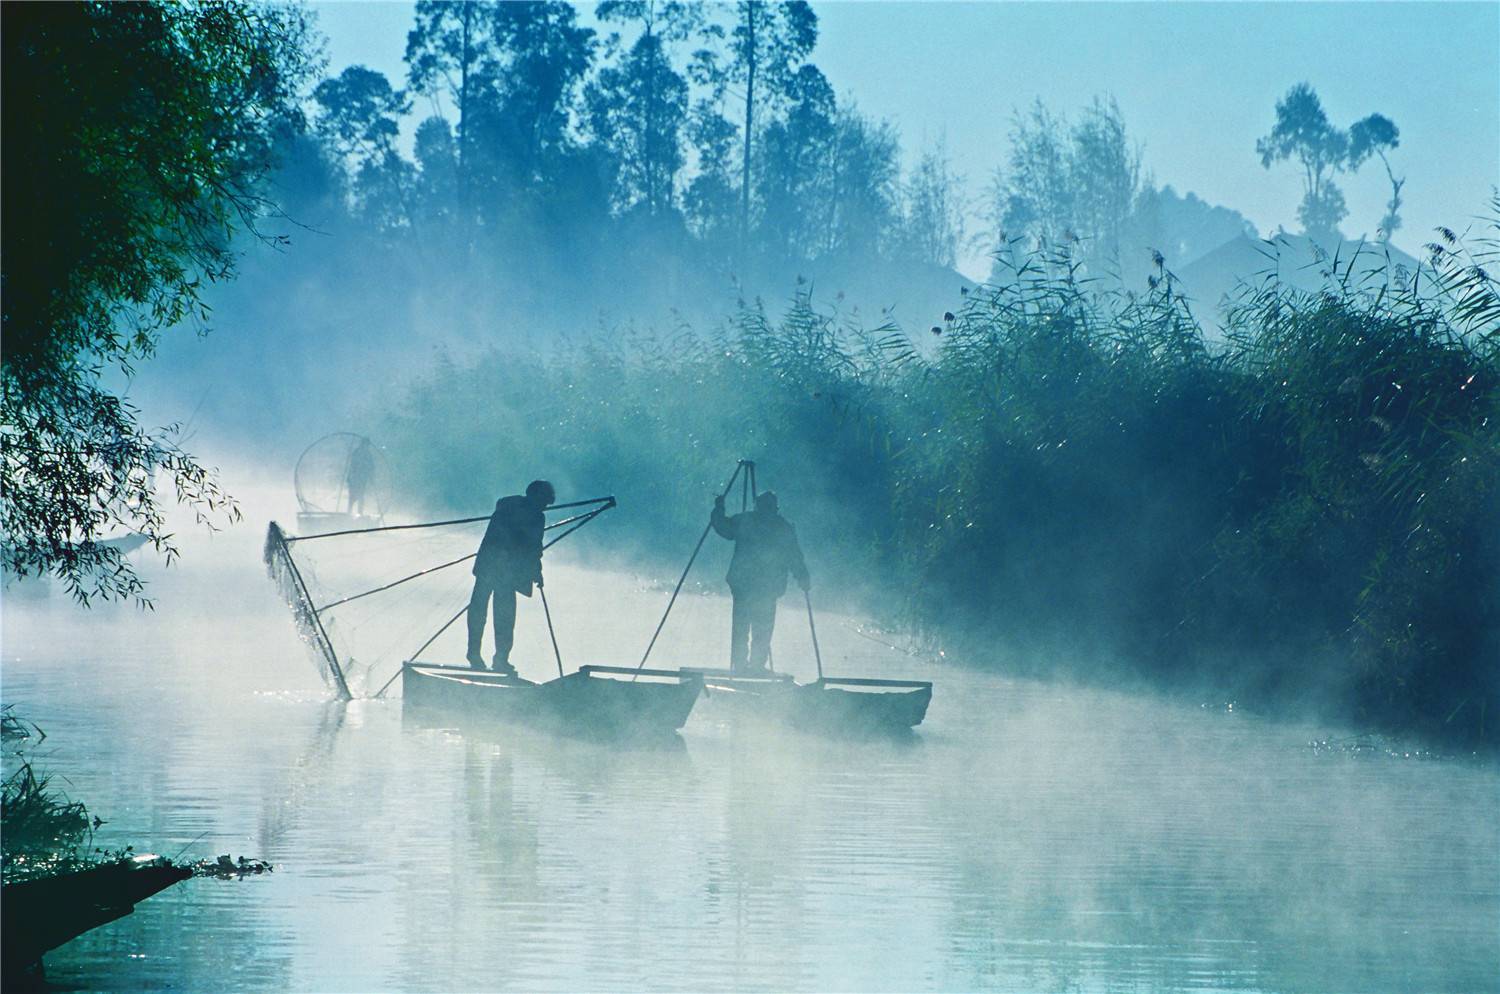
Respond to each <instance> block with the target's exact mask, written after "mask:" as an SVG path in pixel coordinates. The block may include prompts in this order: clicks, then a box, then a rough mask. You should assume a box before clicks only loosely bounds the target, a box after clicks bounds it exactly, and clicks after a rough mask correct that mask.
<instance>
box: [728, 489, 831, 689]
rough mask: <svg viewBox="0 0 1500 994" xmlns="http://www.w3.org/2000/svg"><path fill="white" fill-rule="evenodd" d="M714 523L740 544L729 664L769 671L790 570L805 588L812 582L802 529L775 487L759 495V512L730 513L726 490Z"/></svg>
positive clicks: (732, 578)
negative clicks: (785, 512)
mask: <svg viewBox="0 0 1500 994" xmlns="http://www.w3.org/2000/svg"><path fill="white" fill-rule="evenodd" d="M709 523H710V524H711V525H712V527H713V530H714V531H716V532H718V533H719V535H720V536H722V537H724V538H727V539H729V540H730V541H732V542H733V543H734V558H733V559H732V560H731V561H730V563H729V575H728V577H727V579H728V581H729V592H730V594H731V595H732V597H733V600H734V609H733V610H734V614H733V621H732V622H731V625H730V635H729V668H730V669H731V670H733V671H734V672H736V673H750V674H755V673H761V672H765V671H766V670H767V666H766V660H767V659H768V658H769V656H770V652H771V632H772V630H773V629H774V628H775V627H776V601H777V600H778V599H779V598H780V597H781V595H782V594H784V593H786V577H787V573H788V572H790V573H791V574H792V575H793V576H795V577H796V578H797V583H798V585H799V586H801V588H802V589H803V590H804V591H806V590H808V589H810V588H811V586H812V580H811V578H810V577H809V576H808V573H807V563H806V562H805V561H804V560H803V558H802V548H801V546H799V545H798V544H797V532H796V529H794V528H793V527H792V523H791V522H790V521H787V520H786V519H785V518H783V517H782V516H781V513H780V510H779V508H778V503H777V500H776V495H775V494H774V493H772V492H771V491H769V490H766V491H762V492H761V493H758V494H756V495H755V508H754V510H751V511H746V512H744V513H742V514H736V515H734V516H732V517H731V516H729V515H726V514H725V513H724V496H723V495H722V494H720V495H719V496H718V497H716V498H715V499H714V510H713V515H712V517H710V518H709Z"/></svg>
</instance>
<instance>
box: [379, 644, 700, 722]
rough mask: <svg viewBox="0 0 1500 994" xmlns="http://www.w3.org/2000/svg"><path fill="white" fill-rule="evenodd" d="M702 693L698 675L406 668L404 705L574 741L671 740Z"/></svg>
mask: <svg viewBox="0 0 1500 994" xmlns="http://www.w3.org/2000/svg"><path fill="white" fill-rule="evenodd" d="M702 690H703V678H702V676H700V675H699V674H697V673H692V672H686V671H684V672H679V671H677V670H640V671H636V670H634V669H631V668H628V667H623V666H583V667H580V668H579V669H578V670H576V671H574V672H572V673H569V674H568V675H566V676H561V677H558V678H557V679H555V680H548V681H547V682H545V683H532V682H531V681H529V680H523V679H521V678H520V677H514V676H507V675H504V674H500V673H490V672H486V671H484V670H476V669H474V668H472V667H469V666H441V665H437V664H433V663H423V662H408V663H406V664H405V665H404V666H402V669H401V696H402V699H403V706H404V707H406V708H407V709H409V710H412V711H418V712H425V713H427V714H429V715H430V714H434V713H438V714H444V715H453V716H455V717H462V718H467V719H471V720H481V721H485V722H495V723H516V724H524V725H528V726H533V727H539V728H544V729H547V730H549V731H553V732H560V733H563V734H569V735H579V736H586V737H587V736H615V735H655V734H671V733H673V732H676V731H677V730H678V729H679V728H681V727H682V726H683V724H685V723H686V722H687V719H688V715H689V713H691V712H692V710H693V704H694V702H696V701H697V700H698V695H699V693H700V692H701V691H702Z"/></svg>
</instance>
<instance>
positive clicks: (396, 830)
mask: <svg viewBox="0 0 1500 994" xmlns="http://www.w3.org/2000/svg"><path fill="white" fill-rule="evenodd" d="M238 489H239V491H240V492H241V493H243V494H248V503H247V505H246V510H247V518H248V520H247V522H246V523H245V524H243V525H240V526H237V527H234V528H231V529H230V530H228V531H227V532H225V533H223V534H221V535H218V536H215V537H213V538H212V539H205V538H203V537H201V536H199V535H196V534H192V535H188V536H186V548H187V551H188V555H187V557H186V559H185V561H184V563H183V564H182V565H181V566H180V567H173V568H172V569H170V570H166V571H162V570H160V569H157V568H154V567H147V569H148V573H149V575H150V576H151V579H152V581H153V592H154V593H155V595H156V596H157V601H158V607H157V610H156V611H155V612H154V613H145V612H141V611H139V610H137V609H135V608H131V607H128V606H123V605H102V606H100V607H98V608H97V609H95V610H93V611H91V612H89V613H87V614H80V613H79V612H77V611H76V610H75V609H73V608H72V607H71V606H70V605H69V604H68V603H67V602H66V600H65V599H63V598H62V597H60V596H57V595H54V596H51V597H47V596H44V595H42V594H39V593H38V592H36V591H34V590H30V591H27V592H26V594H25V595H24V596H20V595H15V594H14V593H13V594H12V595H11V596H8V597H7V602H6V611H5V624H6V630H5V658H4V660H3V665H4V674H5V697H6V700H7V702H14V703H16V704H17V706H18V707H22V708H24V709H25V711H26V713H27V714H28V716H30V717H32V718H34V719H35V720H36V721H37V722H38V723H39V724H41V725H42V726H43V727H44V728H45V729H46V730H47V732H48V735H49V739H48V741H47V743H46V748H45V750H44V754H45V757H46V763H47V766H48V768H49V769H50V770H51V771H53V772H54V773H56V774H57V775H58V776H59V777H65V778H66V783H67V790H68V792H69V793H70V794H72V795H74V796H77V797H79V798H82V799H85V800H86V801H87V803H88V805H89V808H90V811H91V812H94V813H97V814H98V815H100V816H101V817H102V818H104V819H105V824H104V825H102V826H101V827H100V828H99V830H98V832H97V833H96V835H95V844H97V845H101V846H105V847H113V846H123V845H126V844H136V845H138V846H139V845H142V844H146V843H148V842H149V844H150V845H151V846H153V847H156V848H157V849H159V850H161V851H163V852H167V853H172V852H175V851H177V850H178V849H179V848H181V847H186V852H187V853H188V854H189V855H202V856H210V855H214V854H217V853H220V852H231V853H235V854H250V855H255V856H258V857H263V858H265V859H269V860H270V861H272V862H273V863H274V864H275V865H276V870H275V872H274V873H273V874H272V875H270V876H268V877H262V878H255V879H250V880H246V881H244V882H240V883H225V882H218V881H213V880H197V881H191V882H189V883H187V884H184V885H181V886H179V887H177V888H174V889H173V890H171V891H169V892H167V893H164V894H162V895H161V896H159V897H157V898H155V899H153V900H151V901H149V902H147V903H146V904H144V905H142V906H141V907H140V908H139V909H138V910H137V912H136V913H135V914H134V915H132V916H130V917H129V918H127V919H125V920H123V921H121V922H119V923H117V924H116V925H113V926H111V927H109V928H105V929H101V930H98V931H96V932H93V933H90V934H89V935H86V936H84V937H83V938H81V939H79V940H77V941H75V942H73V943H71V944H70V945H68V946H67V947H65V948H64V949H62V950H60V951H59V952H57V953H56V954H54V955H53V956H51V957H49V959H48V975H49V978H50V979H51V980H53V982H55V983H59V984H61V985H63V986H64V987H70V988H71V987H78V988H82V989H93V988H96V987H101V986H103V987H108V988H109V989H115V990H145V989H159V988H162V987H166V986H172V987H176V988H180V989H189V990H206V989H215V990H226V991H229V990H265V989H287V990H350V991H353V990H389V989H406V990H580V989H639V988H653V989H674V990H677V989H680V990H689V989H691V990H779V989H805V990H968V989H1013V990H1278V991H1303V990H1307V991H1311V990H1365V991H1398V990H1464V991H1475V990H1484V989H1492V988H1493V987H1494V985H1495V982H1496V973H1495V970H1494V966H1495V963H1496V962H1497V957H1500V938H1497V933H1496V930H1495V927H1494V925H1495V922H1496V920H1497V915H1500V884H1497V881H1500V847H1497V844H1496V843H1497V828H1496V826H1497V825H1500V774H1497V771H1496V770H1495V769H1494V768H1493V766H1490V765H1474V764H1472V763H1469V762H1465V761H1459V760H1450V759H1442V758H1438V757H1436V756H1433V755H1431V754H1424V753H1420V752H1403V751H1401V750H1400V749H1399V748H1397V749H1395V750H1392V749H1391V748H1390V747H1389V746H1387V745H1385V744H1382V743H1379V742H1376V741H1374V740H1371V739H1368V738H1361V737H1354V738H1350V737H1349V736H1350V733H1349V732H1348V731H1345V730H1340V729H1335V728H1327V727H1316V726H1309V725H1298V724H1286V723H1274V722H1270V721H1266V720H1264V719H1260V718H1257V717H1254V716H1249V715H1245V714H1243V713H1241V712H1239V711H1237V710H1234V709H1232V708H1228V707H1226V706H1225V704H1224V702H1204V705H1203V706H1199V707H1195V706H1192V705H1191V704H1184V703H1182V702H1174V703H1167V702H1162V701H1158V700H1154V699H1151V698H1148V697H1144V696H1131V695H1122V694H1116V693H1110V692H1104V691H1098V690H1089V689H1081V688H1076V687H1070V686H1066V685H1059V684H1047V683H1036V682H1030V681H1024V680H1014V679H1007V678H1004V677H1000V676H995V675H992V674H989V673H986V672H985V671H984V670H983V669H982V668H976V667H973V666H972V665H968V664H970V663H972V662H973V661H972V660H963V661H956V662H955V663H953V664H950V663H944V662H940V661H935V660H932V659H930V658H922V657H921V656H920V655H915V656H914V655H909V654H908V653H906V652H902V651H897V650H895V649H893V648H891V647H890V646H887V645H882V644H880V643H879V642H877V641H873V640H872V638H882V639H887V640H890V639H889V637H887V636H884V635H882V634H880V633H876V632H873V631H872V630H871V629H870V628H869V626H868V625H866V624H864V623H861V622H859V621H858V620H857V619H853V618H846V617H839V616H834V615H829V616H826V617H825V618H824V620H823V623H822V626H821V628H820V632H819V635H820V638H821V639H822V644H823V647H824V653H825V662H826V665H827V667H828V669H829V670H830V672H851V673H852V672H856V671H857V672H858V673H859V674H860V675H880V676H891V677H916V678H921V679H931V680H934V681H935V682H936V686H937V693H936V696H935V697H934V701H933V704H932V708H931V711H930V713H929V715H928V719H927V721H926V723H925V724H924V725H922V726H921V728H920V729H918V730H917V732H916V734H915V735H914V736H912V737H911V738H910V739H906V740H899V741H873V742H872V741H856V742H848V741H838V740H832V739H827V738H821V737H813V736H804V735H798V734H793V733H790V732H785V731H781V732H775V731H771V732H768V731H766V730H761V731H759V732H754V733H752V732H751V731H750V730H749V729H745V728H740V729H738V730H736V729H735V728H733V727H730V726H728V725H726V724H724V723H722V722H720V721H717V720H715V718H714V711H713V708H712V704H713V701H712V700H711V699H710V700H707V701H702V702H700V708H701V710H700V711H698V712H696V713H695V714H694V716H693V717H692V718H691V719H690V721H689V723H688V725H687V727H686V728H685V730H684V731H683V733H682V735H681V737H680V741H678V742H676V743H675V744H669V745H668V746H666V747H652V748H645V747H639V746H610V745H603V744H589V743H576V742H567V741H563V740H558V739H552V738H546V737H538V736H533V735H530V734H525V733H518V732H516V731H515V730H513V729H504V728H497V729H492V730H491V731H490V732H488V733H485V732H482V731H478V730H475V729H472V728H469V729H465V730H454V729H449V728H443V727H432V726H430V725H427V724H424V723H421V722H417V721H414V720H412V719H411V717H410V716H406V717H403V715H402V711H401V705H400V701H399V700H383V701H373V700H357V701H354V702H352V703H348V704H341V703H338V702H335V701H332V700H330V699H329V694H328V692H327V690H326V689H325V688H324V687H323V686H322V685H321V683H320V681H319V679H318V677H317V675H316V671H315V669H314V667H313V665H312V663H311V662H310V660H309V658H308V656H307V655H306V652H305V650H304V648H303V646H301V645H300V644H299V643H298V640H297V638H296V636H295V633H294V630H293V627H292V625H291V622H290V619H289V618H288V616H287V612H286V611H285V609H284V608H283V607H282V605H280V604H279V603H278V602H277V600H276V596H275V594H274V592H273V591H272V589H271V585H270V584H269V583H268V582H266V581H264V579H263V576H262V574H261V567H260V564H259V548H260V539H261V532H262V528H263V526H264V522H265V520H266V519H267V518H268V517H270V516H273V515H275V516H280V517H286V513H287V511H288V510H289V507H288V506H287V504H288V502H287V501H286V500H285V498H284V496H283V497H276V496H274V495H276V492H277V490H278V489H279V488H278V486H277V485H276V484H275V483H273V482H263V484H262V486H260V487H256V486H245V485H243V484H242V485H240V486H239V487H238ZM613 513H618V514H625V513H628V509H627V508H622V509H620V510H619V511H617V512H613ZM607 527H609V522H608V519H607V518H606V519H603V520H602V521H601V522H599V523H597V524H596V525H593V526H591V528H600V529H602V528H607ZM587 535H588V531H587V530H585V531H584V532H581V533H580V536H578V537H580V538H581V537H583V536H587ZM569 541H570V542H572V541H573V539H570V540H569ZM562 548H565V547H560V548H559V554H558V555H557V556H556V561H555V562H553V563H552V564H551V565H550V566H549V571H548V578H549V582H548V586H547V590H548V592H549V595H550V598H551V604H552V610H553V614H554V617H555V619H556V620H557V622H558V626H559V638H560V641H561V644H562V649H563V653H564V658H565V659H566V660H567V661H568V665H569V668H572V667H573V666H575V665H578V664H579V663H582V662H586V661H587V662H622V663H627V664H629V663H632V662H633V661H634V659H635V655H636V653H638V652H639V651H640V648H641V647H642V646H643V645H644V642H645V639H646V638H647V637H648V636H649V631H650V627H651V626H652V625H653V624H654V620H655V618H656V617H657V616H658V611H659V610H660V608H661V606H662V605H663V603H664V600H665V597H666V591H665V590H664V589H663V586H662V583H661V581H662V580H663V579H664V578H662V577H653V576H641V575H636V574H633V573H631V572H628V571H616V570H605V569H597V568H593V569H583V568H579V567H577V566H571V565H569V560H570V558H575V557H569V556H568V555H566V554H563V553H562V552H561V549H562ZM717 551H719V552H722V550H717ZM714 552H715V550H713V549H712V548H710V557H709V561H708V562H706V563H705V565H704V566H703V567H701V571H702V572H701V577H700V578H701V579H702V580H703V581H704V583H703V585H702V586H703V588H704V589H703V591H702V592H700V591H697V590H693V589H690V591H689V593H688V594H687V595H686V599H685V601H684V603H683V605H682V607H681V609H680V613H674V616H673V619H672V621H671V623H670V625H669V627H668V630H667V634H666V635H665V636H664V641H663V644H662V648H661V649H660V650H659V654H660V659H659V662H660V663H661V664H663V665H669V666H676V665H687V664H693V663H704V662H710V663H712V662H716V661H717V657H718V655H719V654H720V653H721V652H722V644H723V642H724V633H725V627H726V624H727V617H728V604H727V601H726V600H725V599H724V598H721V597H719V596H717V594H713V593H710V592H708V591H711V590H712V589H713V588H715V587H716V586H717V583H716V580H717V577H718V576H719V575H720V573H721V570H722V566H723V558H722V555H713V553H714ZM366 565H367V566H368V567H369V569H370V571H371V574H372V575H373V576H378V577H383V576H386V575H387V574H388V571H387V570H385V568H384V567H385V565H386V564H385V563H383V562H380V561H371V562H369V563H367V564H366ZM813 568H814V569H815V570H816V569H817V562H816V558H815V557H814V561H813ZM788 603H789V602H788ZM539 613H540V612H539V608H538V605H536V604H534V603H530V602H523V606H522V611H521V618H520V622H519V624H518V647H517V650H516V654H515V657H514V658H516V659H517V661H518V663H519V665H520V668H521V671H522V673H523V674H524V675H527V676H531V677H533V678H545V677H546V676H547V675H548V672H549V671H550V669H551V667H552V666H553V663H552V661H551V659H550V652H549V650H548V648H547V643H546V636H545V630H544V628H543V626H542V623H541V619H540V617H539ZM776 647H777V651H778V655H777V659H778V662H780V663H781V664H782V665H783V666H784V667H786V668H789V669H790V670H791V671H793V672H795V673H796V674H797V675H798V676H799V677H803V678H806V677H808V676H810V672H809V666H808V657H807V654H806V633H805V631H802V630H800V629H799V625H798V624H797V619H796V613H795V612H792V611H789V610H787V609H786V607H785V606H784V608H783V620H782V627H781V629H780V630H779V631H778V635H777V642H776ZM459 649H461V645H460V644H459V643H457V642H455V643H453V644H452V645H451V646H450V647H449V649H447V650H445V649H443V648H442V647H441V644H440V646H439V647H437V648H435V649H434V650H432V652H430V653H429V654H428V655H429V658H435V659H436V658H445V657H444V656H443V653H444V652H445V651H448V652H450V653H456V652H457V651H458V650H459ZM455 661H456V659H455Z"/></svg>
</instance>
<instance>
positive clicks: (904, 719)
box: [683, 668, 932, 732]
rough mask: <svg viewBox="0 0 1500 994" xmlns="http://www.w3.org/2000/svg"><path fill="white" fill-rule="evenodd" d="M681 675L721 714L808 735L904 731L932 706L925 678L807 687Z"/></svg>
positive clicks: (706, 672) (703, 672)
mask: <svg viewBox="0 0 1500 994" xmlns="http://www.w3.org/2000/svg"><path fill="white" fill-rule="evenodd" d="M683 672H684V673H693V674H697V675H698V676H700V677H701V678H702V680H703V688H704V692H705V697H706V698H708V700H709V701H710V702H711V706H712V709H713V711H715V712H717V713H719V714H721V715H724V716H726V717H731V718H735V719H740V720H745V719H749V720H762V721H773V722H778V723H781V724H786V725H790V726H792V727H793V728H798V729H804V730H807V731H825V732H843V731H849V732H860V731H864V732H900V731H905V730H907V729H911V728H915V727H916V726H917V725H920V724H921V723H922V720H923V719H924V718H926V717H927V705H928V704H930V703H932V683H931V681H928V680H877V679H872V678H867V677H820V678H818V679H817V680H815V681H813V682H812V683H797V682H796V681H795V680H793V679H792V677H790V676H788V675H786V674H780V673H777V674H768V675H766V676H745V675H743V674H738V673H734V672H732V671H730V670H725V669H698V668H692V669H684V670H683Z"/></svg>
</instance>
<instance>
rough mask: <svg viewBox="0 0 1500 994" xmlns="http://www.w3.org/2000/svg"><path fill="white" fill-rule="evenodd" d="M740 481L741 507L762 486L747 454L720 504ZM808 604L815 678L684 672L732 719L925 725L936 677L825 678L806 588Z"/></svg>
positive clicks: (845, 727) (875, 728) (849, 726)
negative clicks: (801, 680) (694, 677)
mask: <svg viewBox="0 0 1500 994" xmlns="http://www.w3.org/2000/svg"><path fill="white" fill-rule="evenodd" d="M742 474H743V475H742ZM737 480H738V481H740V482H741V486H742V491H741V493H742V497H741V500H742V507H748V506H749V504H750V502H751V501H752V500H753V499H754V498H755V497H756V495H757V494H758V492H759V490H758V487H757V485H756V479H755V463H753V462H751V461H749V460H745V459H742V460H740V462H739V465H738V466H736V467H735V471H734V473H733V475H731V476H730V477H729V482H728V483H727V484H725V486H724V490H723V491H722V492H721V493H720V494H719V501H720V504H722V501H723V499H724V497H726V496H728V494H729V493H730V492H731V491H733V489H734V485H735V482H736V481H737ZM716 513H717V512H716ZM711 527H712V525H710V526H709V527H706V528H704V529H703V534H702V535H700V536H699V538H698V544H697V546H695V547H694V548H693V553H692V555H691V556H689V557H688V561H687V566H685V567H684V568H683V570H682V575H681V576H680V577H679V578H678V580H677V586H676V588H674V589H673V591H672V596H671V598H670V599H669V600H668V601H667V609H666V611H665V612H664V613H663V614H662V617H661V621H660V622H659V623H658V624H657V626H656V632H655V633H654V634H653V635H652V636H651V642H650V644H649V645H647V646H646V652H645V655H643V656H642V657H641V662H640V664H639V666H641V667H643V666H645V664H646V660H647V659H649V658H650V656H651V650H652V649H653V648H655V646H656V642H657V639H658V638H659V637H660V636H661V632H662V629H663V628H664V627H665V626H666V623H667V618H668V617H669V616H670V615H671V613H672V606H673V605H674V604H675V603H676V602H677V596H678V594H680V593H681V592H682V585H683V583H685V582H686V581H687V577H688V573H689V572H690V571H691V570H692V568H693V563H694V562H695V561H696V560H697V558H698V553H699V552H701V551H702V549H703V543H704V541H705V540H707V538H708V533H709V530H710V528H711ZM803 602H804V604H805V605H806V607H807V627H808V632H809V634H810V635H811V637H812V648H813V659H814V662H815V663H816V665H817V673H818V676H817V679H816V680H814V681H813V682H811V683H797V682H796V681H795V680H794V679H793V678H792V677H791V676H790V675H788V674H785V673H773V672H767V673H765V674H763V675H750V674H745V673H738V672H735V671H733V670H728V669H709V668H696V667H695V668H684V669H683V670H682V672H683V673H684V674H688V673H691V674H696V675H697V676H698V677H700V678H701V679H702V680H703V688H704V696H705V697H706V698H707V699H709V700H711V701H712V702H713V703H712V704H711V705H710V709H711V710H713V711H716V712H718V713H719V714H721V715H723V716H725V717H729V718H734V719H740V720H745V719H749V720H753V721H766V722H772V723H777V724H784V725H790V726H792V727H794V728H800V729H806V730H809V731H826V732H831V733H836V734H837V733H844V732H860V731H863V732H891V731H897V732H899V731H909V730H910V729H912V728H915V727H916V726H917V725H920V724H921V723H922V722H923V720H924V719H925V718H926V717H927V707H928V705H929V704H931V703H932V682H931V681H928V680H884V679H875V678H873V677H829V676H824V675H823V653H822V650H821V649H820V648H819V646H818V626H817V621H816V620H815V618H814V616H813V607H812V597H811V595H810V594H808V593H807V592H806V589H805V588H804V592H803ZM641 672H648V671H645V670H642V671H641Z"/></svg>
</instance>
